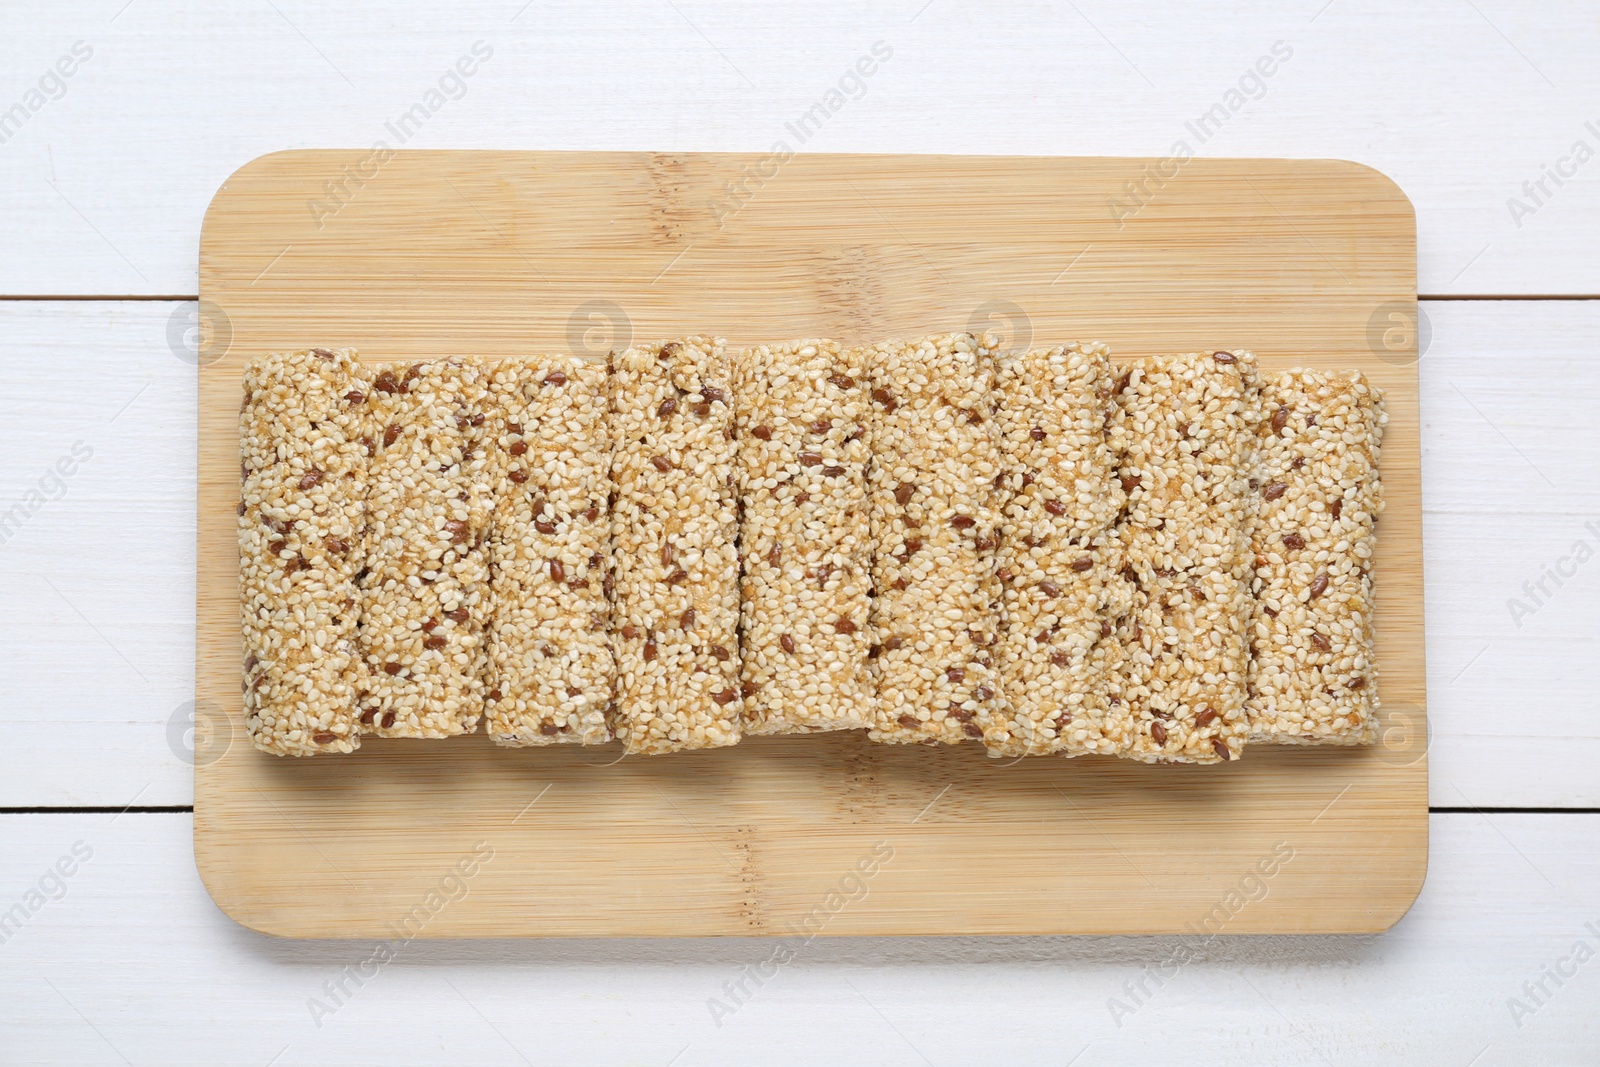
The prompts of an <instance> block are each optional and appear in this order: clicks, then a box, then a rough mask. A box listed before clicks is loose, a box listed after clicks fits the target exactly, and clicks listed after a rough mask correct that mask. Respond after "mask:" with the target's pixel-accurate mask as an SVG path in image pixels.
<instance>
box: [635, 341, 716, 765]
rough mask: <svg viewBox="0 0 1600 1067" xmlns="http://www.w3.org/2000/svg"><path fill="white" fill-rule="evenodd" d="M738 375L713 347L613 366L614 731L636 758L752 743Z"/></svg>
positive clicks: (644, 351)
mask: <svg viewBox="0 0 1600 1067" xmlns="http://www.w3.org/2000/svg"><path fill="white" fill-rule="evenodd" d="M731 371H732V367H731V361H730V360H729V358H728V355H727V352H726V350H725V348H724V346H723V343H722V341H721V340H719V339H713V338H707V337H690V338H687V339H684V340H682V341H669V342H667V343H665V344H660V345H646V346H642V347H638V348H629V349H627V350H626V351H623V352H619V353H615V354H614V355H613V357H612V374H611V411H612V447H613V450H614V451H613V454H612V460H611V483H612V489H613V491H614V492H615V494H616V500H615V504H614V505H613V511H612V552H613V556H612V562H613V566H614V568H615V570H614V572H613V579H614V589H615V600H614V604H613V612H614V615H613V619H614V626H615V627H616V629H615V632H614V641H613V646H612V651H613V655H614V656H615V657H616V664H617V698H616V699H617V711H616V717H615V722H614V726H613V728H614V730H615V732H616V734H617V736H618V737H619V738H620V739H621V740H622V741H623V743H624V744H625V745H626V747H627V750H628V752H629V753H660V752H672V751H676V750H679V749H685V748H715V747H719V746H722V745H732V744H736V743H737V742H738V741H739V738H740V727H739V722H740V715H741V712H742V704H743V700H742V697H741V693H740V665H739V557H738V533H739V518H738V508H739V499H738V492H737V489H736V486H735V473H734V470H735V459H736V456H735V454H736V450H737V445H736V441H735V431H734V421H733V407H732V403H731V400H732V381H731V379H732V373H731Z"/></svg>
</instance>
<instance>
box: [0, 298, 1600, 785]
mask: <svg viewBox="0 0 1600 1067" xmlns="http://www.w3.org/2000/svg"><path fill="white" fill-rule="evenodd" d="M193 307H194V305H192V304H176V303H165V302H140V303H120V302H106V303H99V302H96V303H74V302H48V303H37V302H7V303H0V337H4V338H5V339H6V342H5V343H6V366H7V376H6V377H7V388H6V389H5V390H3V391H0V449H3V454H5V455H6V456H7V457H8V461H7V463H6V465H5V468H4V470H3V472H0V514H3V513H4V512H5V510H6V509H9V508H10V507H12V506H13V505H15V504H17V503H19V502H21V501H23V499H24V494H25V493H26V492H27V491H28V490H29V489H30V488H33V487H36V485H37V483H38V481H39V479H40V478H42V477H43V476H44V474H43V472H44V471H45V469H46V468H47V467H50V466H52V465H53V464H54V463H55V462H56V460H57V459H58V458H59V457H60V456H62V455H63V454H70V450H71V447H72V444H73V443H74V442H75V441H78V440H83V441H84V442H86V443H88V444H89V445H90V447H92V448H93V449H94V455H93V457H92V458H91V459H90V460H89V461H88V462H86V463H84V464H82V465H81V467H80V468H79V470H78V471H77V473H75V474H74V475H73V476H72V477H71V478H70V479H66V484H67V492H66V495H65V496H63V497H62V498H61V499H60V500H57V501H54V502H51V503H49V504H47V505H46V506H45V507H44V508H42V509H41V510H39V512H38V513H37V514H35V515H32V516H31V517H30V518H29V519H28V520H27V522H26V523H25V524H24V525H22V526H21V527H20V528H19V529H18V532H17V533H16V534H14V535H13V536H11V537H10V539H9V540H8V541H7V542H6V543H5V544H3V545H0V675H3V676H4V677H6V679H7V682H8V684H7V689H6V692H7V700H5V701H4V702H3V703H0V770H3V773H0V806H11V807H18V806H60V805H95V806H118V807H120V806H122V805H126V804H128V803H130V802H131V801H132V800H134V798H137V799H138V803H140V804H186V803H189V802H190V799H191V797H192V795H193V794H192V786H191V778H190V768H189V764H188V763H187V762H185V761H184V758H183V756H184V755H185V753H186V751H187V750H186V748H185V746H184V740H185V738H184V733H183V730H182V723H181V721H180V724H179V727H178V728H177V729H176V731H174V729H173V727H172V726H171V723H172V720H173V718H174V716H175V715H177V716H179V718H180V720H181V719H182V711H181V709H182V708H183V705H184V704H185V702H186V701H188V700H190V699H191V695H192V687H193V668H192V659H193V648H194V630H193V589H194V585H193V582H194V578H193V534H192V529H193V513H194V499H195V498H194V445H193V441H194V408H193V404H194V401H193V395H194V382H193V369H192V367H191V366H189V365H188V364H186V363H184V362H182V361H181V360H180V359H178V358H177V357H175V356H174V355H173V353H172V351H171V349H170V348H169V347H168V338H167V333H168V326H169V323H170V322H171V320H172V318H173V316H174V313H176V314H177V316H178V317H179V323H180V325H182V324H183V322H185V321H186V319H185V318H184V316H186V315H188V314H190V313H191V312H192V310H193ZM1425 310H1426V313H1427V315H1428V316H1429V319H1430V321H1431V325H1432V332H1433V340H1432V344H1431V347H1430V348H1429V350H1428V352H1427V354H1426V355H1424V356H1423V358H1422V364H1421V372H1422V387H1423V396H1422V410H1423V418H1424V428H1423V447H1424V457H1423V459H1424V480H1423V490H1424V505H1425V511H1426V516H1425V525H1426V531H1425V537H1426V567H1427V596H1428V641H1429V647H1428V662H1429V665H1430V676H1429V683H1430V684H1429V697H1430V702H1431V710H1432V720H1433V747H1432V761H1433V762H1432V790H1431V792H1432V802H1433V803H1434V804H1435V805H1438V806H1466V805H1487V806H1501V807H1509V806H1534V807H1544V806H1577V807H1596V806H1600V783H1597V782H1596V780H1595V778H1594V775H1593V773H1592V768H1593V767H1594V766H1595V764H1596V761H1597V760H1600V722H1597V721H1596V719H1595V718H1594V716H1593V715H1592V714H1589V712H1588V710H1587V709H1588V708H1590V706H1591V705H1592V694H1593V692H1594V690H1595V688H1596V687H1597V685H1600V675H1597V669H1596V667H1595V665H1594V664H1595V661H1596V659H1597V657H1596V656H1595V654H1594V652H1595V644H1596V633H1595V627H1594V620H1595V618H1596V617H1597V615H1600V612H1597V608H1600V560H1596V561H1591V562H1588V563H1586V564H1584V565H1583V566H1582V567H1581V568H1578V570H1577V574H1576V576H1575V577H1574V578H1571V579H1567V580H1566V584H1565V585H1563V586H1562V587H1561V588H1559V589H1556V588H1555V587H1554V586H1553V584H1549V583H1548V582H1547V588H1549V589H1550V590H1551V591H1552V593H1553V595H1552V596H1550V597H1548V598H1544V603H1543V604H1540V605H1536V609H1537V610H1536V611H1535V612H1534V613H1533V614H1532V615H1528V616H1525V617H1521V618H1518V619H1513V618H1512V616H1511V613H1510V611H1509V609H1508V607H1507V600H1508V599H1510V598H1512V597H1525V594H1524V593H1523V590H1522V583H1523V582H1524V581H1536V580H1537V579H1538V578H1539V577H1540V575H1541V572H1542V570H1543V568H1544V567H1545V566H1547V565H1548V566H1554V565H1555V564H1556V563H1558V562H1559V561H1560V560H1561V558H1562V557H1563V555H1568V554H1570V553H1571V549H1572V546H1573V543H1574V542H1575V541H1576V540H1578V539H1580V538H1583V539H1586V540H1587V541H1588V542H1589V543H1590V544H1591V546H1592V547H1593V548H1594V549H1595V550H1596V551H1597V553H1600V535H1595V534H1593V533H1592V532H1589V531H1587V528H1586V527H1585V523H1586V522H1589V521H1591V520H1596V525H1597V526H1600V482H1597V480H1596V479H1595V477H1594V475H1593V473H1592V460H1591V458H1590V457H1592V456H1594V455H1595V454H1597V452H1600V425H1597V422H1596V420H1595V419H1594V418H1593V413H1594V412H1595V411H1596V410H1600V364H1596V363H1595V362H1593V361H1592V360H1591V359H1589V358H1588V354H1589V353H1592V352H1593V348H1594V338H1595V337H1596V336H1597V335H1600V303H1595V302H1549V301H1521V302H1516V301H1510V302H1464V303H1456V302H1447V303H1430V304H1427V305H1425ZM124 405H126V407H124ZM119 411H120V414H118V412H119ZM1541 472H1542V474H1541ZM1546 477H1547V478H1549V479H1550V481H1549V482H1548V483H1547V482H1546V481H1545V480H1544V479H1545V478H1546ZM0 535H3V531H0ZM52 583H53V585H54V588H52ZM1528 602H1529V603H1531V601H1528ZM79 612H81V613H82V614H81V615H80V614H79ZM1518 622H1520V623H1521V624H1522V625H1521V626H1520V627H1519V626H1518V625H1517V623H1518Z"/></svg>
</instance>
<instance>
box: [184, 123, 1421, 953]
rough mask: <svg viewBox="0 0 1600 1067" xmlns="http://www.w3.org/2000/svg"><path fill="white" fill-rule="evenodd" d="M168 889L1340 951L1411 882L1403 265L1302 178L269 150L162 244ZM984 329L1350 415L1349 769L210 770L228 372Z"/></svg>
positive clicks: (748, 923)
mask: <svg viewBox="0 0 1600 1067" xmlns="http://www.w3.org/2000/svg"><path fill="white" fill-rule="evenodd" d="M200 294H201V317H202V324H203V330H204V332H203V344H202V348H201V362H202V369H201V372H200V385H199V389H200V439H199V452H200V457H199V459H200V475H199V477H200V486H199V490H200V492H199V501H200V502H199V515H198V536H199V546H198V547H199V563H198V571H199V573H198V605H197V612H198V654H197V683H196V701H197V707H198V709H199V710H198V712H197V719H198V722H199V724H200V727H201V733H202V735H203V736H202V743H201V744H200V746H199V754H198V757H197V760H196V770H195V818H194V826H195V857H196V861H197V863H198V866H199V869H200V874H201V877H202V878H203V879H204V881H205V883H206V886H207V888H208V889H209V890H210V892H211V895H212V897H213V898H214V899H215V900H216V902H217V904H218V906H220V907H221V908H222V909H223V911H225V912H226V913H227V914H229V915H230V916H232V917H233V918H234V919H236V920H237V921H239V922H240V923H243V924H245V925H246V926H249V927H251V928H254V929H257V930H262V931H266V932H270V933H274V934H280V935H285V936H294V937H386V938H409V937H414V936H421V937H507V936H528V935H541V936H542V935H552V936H612V935H619V936H620V935H627V936H656V935H660V936H694V935H708V934H745V935H750V934H756V935H785V936H790V935H793V936H806V935H808V934H817V933H820V934H828V935H839V934H857V935H863V934H1057V933H1083V934H1087V933H1096V934H1099V933H1187V934H1189V935H1190V936H1192V937H1196V938H1202V939H1203V938H1206V937H1209V936H1211V935H1213V934H1217V933H1357V932H1372V931H1379V930H1384V929H1386V928H1388V927H1389V926H1391V925H1393V924H1394V923H1395V922H1396V921H1397V920H1398V919H1399V918H1400V916H1401V915H1403V914H1404V913H1405V911H1406V909H1407V908H1408V907H1410V905H1411V902H1412V901H1413V900H1414V899H1415V898H1416V895H1417V893H1418V891H1419V889H1420V888H1421V884H1422V879H1423V875H1424V872H1425V870H1426V866H1427V759H1426V748H1427V743H1426V738H1427V733H1426V729H1425V726H1424V712H1423V706H1424V684H1423V640H1422V619H1423V614H1422V539H1421V535H1422V530H1421V492H1420V482H1419V469H1418V438H1417V431H1418V418H1417V374H1416V366H1415V363H1416V343H1415V336H1414V331H1413V330H1412V325H1413V324H1414V323H1415V321H1416V305H1415V298H1416V237H1415V220H1414V215H1413V212H1412V208H1411V205H1410V203H1409V201H1407V199H1406V198H1405V196H1404V194H1402V193H1401V192H1400V190H1399V189H1398V188H1396V187H1395V185H1394V184H1393V183H1392V182H1390V181H1389V180H1388V179H1386V178H1384V177H1383V176H1382V175H1381V174H1378V173H1377V172H1375V171H1372V170H1369V169H1366V168H1364V167H1361V166H1358V165H1355V164H1352V163H1343V162H1336V161H1327V160H1310V161H1289V160H1202V159H1193V160H1185V161H1170V160H1169V161H1158V160H1140V159H1050V158H1012V157H953V156H796V157H794V158H792V159H787V160H785V159H781V158H779V157H776V156H761V155H749V156H741V155H696V154H685V155H652V154H631V153H560V152H405V153H397V154H393V156H392V158H388V157H386V156H385V155H384V154H382V153H376V152H365V151H349V152H340V151H305V152H285V153H279V154H275V155H269V156H264V157H262V158H260V159H257V160H255V161H253V162H251V163H249V164H247V165H246V166H245V167H243V168H242V169H241V170H239V171H238V172H237V173H235V174H234V175H233V176H232V177H231V178H229V179H228V181H227V182H226V183H225V184H224V185H223V187H222V189H221V190H220V191H219V192H218V194H217V196H216V198H215V199H214V200H213V201H212V204H211V206H210V209H209V211H208V212H207V214H206V219H205V226H204V232H203V235H202V238H201V248H200ZM961 329H975V330H976V329H993V330H996V331H997V332H1000V333H1002V335H1004V336H1006V337H1007V339H1008V340H1009V341H1011V342H1012V343H1014V344H1019V345H1020V344H1026V343H1028V342H1029V341H1035V342H1039V343H1054V342H1059V341H1063V340H1072V339H1083V340H1089V339H1095V340H1103V341H1107V342H1109V343H1110V344H1111V346H1112V350H1113V352H1114V353H1116V354H1117V355H1120V356H1133V355H1146V354H1159V353H1165V352H1171V351H1188V350H1193V349H1196V348H1200V349H1218V348H1236V347H1237V348H1250V349H1253V350H1254V351H1256V352H1257V353H1258V354H1259V355H1260V356H1261V358H1262V363H1263V365H1264V366H1266V367H1286V366H1291V365H1310V366H1325V367H1337V368H1348V367H1360V368H1361V369H1362V370H1364V371H1365V372H1366V373H1367V374H1368V375H1370V376H1371V377H1372V378H1373V379H1374V380H1376V381H1377V382H1378V383H1379V384H1380V385H1382V386H1383V387H1384V388H1385V389H1386V390H1387V391H1388V399H1389V414H1390V422H1389V428H1388V434H1387V437H1386V438H1385V441H1384V451H1383V475H1384V482H1385V486H1386V490H1387V495H1388V510H1387V511H1386V512H1385V514H1384V516H1383V521H1382V523H1381V525H1380V530H1381V534H1380V537H1379V548H1378V556H1377V562H1376V570H1375V576H1376V584H1377V595H1378V608H1377V612H1376V619H1377V636H1378V662H1379V666H1380V668H1381V674H1382V678H1381V683H1380V692H1381V694H1382V698H1383V702H1384V706H1385V719H1384V731H1383V743H1382V744H1381V745H1380V746H1378V747H1375V748H1372V749H1359V750H1349V751H1338V750H1331V749H1322V750H1319V749H1301V750H1295V749H1279V748H1269V747H1251V748H1249V749H1247V750H1246V752H1245V757H1244V759H1243V760H1242V761H1241V762H1238V763H1233V764H1227V765H1223V766H1214V767H1185V766H1175V767H1152V766H1145V765H1140V764H1133V763H1123V762H1118V761H1115V760H1109V759H1101V758H1094V757H1088V758H1081V759H1077V760H1070V761H1069V760H1065V759H1059V758H1045V757H1040V758H1032V759H1025V760H1021V761H1009V760H992V759H989V758H987V757H986V756H985V755H984V753H983V750H982V749H981V748H980V747H978V746H976V745H972V746H966V747H962V748H940V749H932V748H923V747H914V748H911V747H899V746H881V745H872V744H869V743H867V741H866V740H865V738H864V737H861V736H858V735H833V736H818V737H799V738H761V739H755V740H750V741H745V742H744V743H742V744H740V745H738V746H737V747H734V748H730V749H720V750H716V751H711V752H704V753H690V754H682V755H674V756H662V757H630V758H627V759H620V756H621V750H620V746H617V745H609V746H604V747H600V748H571V747H566V746H562V747H554V748H548V749H537V750H520V751H519V750H510V749H497V748H495V747H493V746H492V745H491V744H490V743H489V741H488V739H487V737H485V736H483V735H481V734H480V735H476V736H472V737H466V738H458V739H455V740H453V741H443V742H418V741H403V740H381V739H371V738H369V739H367V740H365V741H364V743H363V745H362V748H361V750H360V751H359V752H357V753H355V754H354V755H351V756H341V757H324V758H316V759H302V760H292V759H278V758H274V757H272V756H265V755H261V754H260V753H257V752H255V751H254V750H253V749H252V748H251V747H250V745H249V743H248V740H247V739H246V738H245V736H244V724H243V719H242V715H241V711H240V700H239V688H240V669H241V658H242V655H241V651H240V636H239V621H238V606H237V586H236V580H235V573H236V569H237V550H236V547H235V539H234V530H235V525H234V524H235V521H236V518H235V514H234V505H235V503H236V501H237V499H238V498H237V492H238V469H239V468H238V459H237V423H236V420H237V412H238V409H239V399H240V385H239V382H240V371H241V367H242V365H243V363H244V361H245V360H246V359H248V358H249V357H251V356H254V355H256V354H259V353H262V352H266V351H269V350H274V349H289V348H304V347H310V346H313V345H320V346H327V347H338V346H346V345H349V346H355V347H357V348H359V349H360V350H361V352H362V354H363V356H364V357H365V358H368V359H373V360H378V359H394V358H404V359H423V358H431V357H438V356H448V355H469V356H479V357H488V358H495V357H500V356H505V355H510V354H512V353H519V352H528V351H538V350H568V351H586V352H590V353H594V354H596V355H599V354H603V353H604V352H605V351H606V350H607V349H609V348H611V347H614V346H621V345H624V344H626V343H627V342H628V341H629V340H630V339H638V340H650V339H660V338H663V337H670V336H675V335H682V334H685V333H710V332H716V333H720V334H722V335H724V336H726V337H727V338H728V340H729V341H730V343H734V344H739V343H746V342H753V341H758V340H772V339H780V338H787V337H799V336H828V337H834V338H837V339H839V340H841V341H868V340H874V339H880V338H883V337H889V336H897V335H911V334H920V333H927V332H935V331H938V332H943V331H949V330H961Z"/></svg>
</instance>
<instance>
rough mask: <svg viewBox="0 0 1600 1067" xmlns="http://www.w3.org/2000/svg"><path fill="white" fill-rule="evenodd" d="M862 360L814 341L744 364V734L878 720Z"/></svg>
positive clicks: (738, 384)
mask: <svg viewBox="0 0 1600 1067" xmlns="http://www.w3.org/2000/svg"><path fill="white" fill-rule="evenodd" d="M864 357H865V350H863V349H859V348H856V349H850V350H848V351H843V352H842V351H841V350H840V347H839V345H838V344H837V343H835V342H833V341H813V340H805V341H792V342H789V343H786V344H778V345H760V346H757V347H754V348H749V349H744V350H742V351H740V352H738V353H737V354H736V355H735V357H734V400H735V404H734V407H735V410H736V412H737V419H738V429H739V491H740V499H741V500H742V502H743V505H744V511H743V518H742V520H741V522H740V531H739V551H740V557H741V559H742V562H743V574H744V577H743V580H742V588H741V596H740V604H741V612H742V631H741V635H740V651H741V656H742V659H743V675H742V677H743V690H744V693H745V698H744V722H743V730H744V733H745V734H752V735H753V734H788V733H813V732H818V731H823V730H850V729H859V728H863V727H865V726H867V725H868V722H869V720H870V718H871V715H872V706H873V703H874V691H873V685H872V678H871V675H870V672H869V670H868V667H867V657H868V652H869V650H870V647H871V644H872V640H871V633H870V626H869V613H870V609H871V601H870V597H869V590H870V587H871V582H872V552H871V541H870V537H869V531H868V526H867V468H868V462H869V460H870V458H871V453H870V452H869V451H868V444H867V441H866V440H865V436H866V425H865V423H866V419H867V415H868V412H867V404H868V403H869V401H868V398H867V388H868V386H867V372H866V366H865V358H864Z"/></svg>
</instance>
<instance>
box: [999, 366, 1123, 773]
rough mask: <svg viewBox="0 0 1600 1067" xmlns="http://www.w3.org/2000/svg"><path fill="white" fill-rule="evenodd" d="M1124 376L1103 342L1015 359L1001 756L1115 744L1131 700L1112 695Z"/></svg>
mask: <svg viewBox="0 0 1600 1067" xmlns="http://www.w3.org/2000/svg"><path fill="white" fill-rule="evenodd" d="M1113 380H1114V374H1113V371H1112V367H1111V362H1110V355H1109V349H1107V347H1106V346H1105V345H1103V344H1089V345H1077V344H1073V345H1066V346H1058V347H1055V348H1048V349H1035V350H1032V351H1029V352H1023V353H1017V354H1014V355H1011V356H1010V357H1003V358H1002V359H1001V360H1000V362H999V369H998V372H997V375H996V385H995V393H996V398H997V403H996V419H997V422H998V425H999V428H1000V434H1001V444H1002V451H1003V462H1004V465H1005V487H1004V501H1005V505H1004V506H1005V519H1004V527H1003V531H1002V536H1001V538H1000V547H999V568H998V571H997V578H998V579H999V583H1000V587H1001V589H1002V591H1003V605H1004V608H1003V616H1004V625H1003V633H1002V638H1001V642H1000V645H999V646H998V652H999V655H998V661H999V666H1000V670H1001V681H1002V683H1003V687H1004V691H1005V696H1006V703H1007V711H1006V713H1005V714H1003V715H997V716H994V717H993V719H992V720H991V723H990V725H989V728H988V730H987V731H986V733H985V736H984V744H985V747H987V748H988V750H989V754H990V755H992V756H1021V755H1044V754H1048V753H1052V752H1064V753H1066V754H1068V755H1082V754H1084V753H1093V752H1100V753H1114V752H1116V751H1117V750H1119V749H1121V748H1124V747H1126V745H1127V743H1128V726H1129V724H1128V719H1129V716H1128V713H1127V708H1126V705H1124V704H1121V703H1120V702H1119V703H1117V704H1112V703H1110V697H1111V696H1112V693H1111V692H1110V687H1109V686H1108V684H1107V683H1108V680H1109V678H1110V676H1111V675H1112V673H1113V670H1112V668H1111V664H1110V663H1109V662H1108V659H1107V657H1108V655H1109V654H1110V653H1112V652H1113V651H1115V650H1116V649H1115V646H1116V639H1115V634H1114V631H1113V620H1114V619H1116V618H1117V617H1119V616H1120V615H1121V614H1124V613H1125V612H1126V607H1125V606H1122V607H1120V608H1119V607H1118V605H1117V603H1116V602H1115V598H1116V596H1117V594H1119V593H1120V592H1122V590H1123V588H1124V586H1125V585H1126V583H1124V582H1123V581H1122V579H1121V577H1120V576H1119V573H1118V572H1119V571H1120V570H1121V555H1120V551H1119V550H1118V546H1117V544H1116V542H1115V540H1114V539H1113V538H1111V537H1108V536H1107V534H1108V532H1109V530H1110V529H1111V526H1112V524H1113V523H1114V522H1115V521H1116V519H1117V518H1118V516H1119V514H1120V512H1121V510H1122V505H1123V493H1122V485H1121V483H1120V482H1119V481H1118V480H1117V478H1116V464H1115V459H1114V456H1113V454H1112V451H1111V448H1110V445H1109V441H1108V437H1107V433H1106V422H1107V419H1108V417H1109V415H1110V409H1111V407H1112V406H1113V404H1114V401H1113V400H1112V399H1111V391H1112V383H1113Z"/></svg>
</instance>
